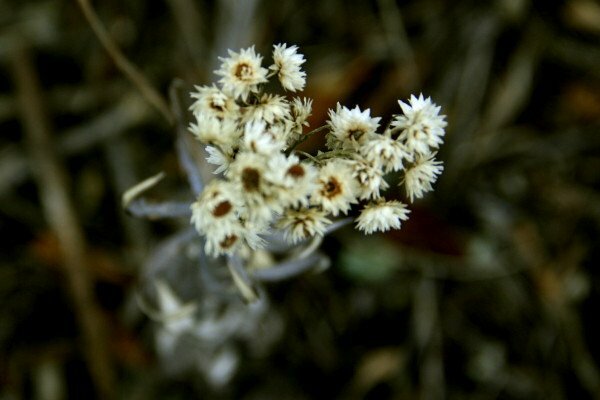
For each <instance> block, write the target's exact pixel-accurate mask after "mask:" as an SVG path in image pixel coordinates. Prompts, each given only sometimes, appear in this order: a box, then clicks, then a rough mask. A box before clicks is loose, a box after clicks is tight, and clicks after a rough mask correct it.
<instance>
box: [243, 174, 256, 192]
mask: <svg viewBox="0 0 600 400" xmlns="http://www.w3.org/2000/svg"><path fill="white" fill-rule="evenodd" d="M242 186H243V187H244V190H246V191H247V192H258V189H259V187H260V173H259V172H258V171H257V170H256V169H254V168H244V170H243V171H242Z"/></svg>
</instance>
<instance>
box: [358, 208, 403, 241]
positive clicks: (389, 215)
mask: <svg viewBox="0 0 600 400" xmlns="http://www.w3.org/2000/svg"><path fill="white" fill-rule="evenodd" d="M409 212H410V211H409V210H408V209H407V208H406V205H405V204H402V203H401V202H399V201H395V200H393V201H386V202H378V203H370V204H367V205H366V206H365V208H363V209H362V211H361V212H360V215H359V216H358V217H357V218H356V227H357V228H358V229H360V230H361V231H363V232H364V233H366V234H371V233H373V232H376V231H380V232H385V231H387V230H390V229H400V224H401V222H402V221H406V220H407V219H408V213H409Z"/></svg>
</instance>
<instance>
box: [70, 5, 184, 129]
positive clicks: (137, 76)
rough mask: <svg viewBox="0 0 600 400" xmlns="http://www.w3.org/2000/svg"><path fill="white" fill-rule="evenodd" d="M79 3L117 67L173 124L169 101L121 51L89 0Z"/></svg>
mask: <svg viewBox="0 0 600 400" xmlns="http://www.w3.org/2000/svg"><path fill="white" fill-rule="evenodd" d="M77 3H78V4H79V6H80V7H81V10H82V11H83V15H84V16H85V18H86V19H87V21H88V23H89V24H90V27H91V28H92V30H93V31H94V33H95V34H96V37H97V38H98V40H100V43H101V44H102V46H104V49H105V50H106V51H107V52H108V54H109V55H110V56H111V57H112V59H113V61H114V62H115V64H116V65H117V67H118V68H119V69H120V70H121V72H123V74H125V76H126V77H127V78H128V79H129V80H130V81H131V82H132V83H133V84H134V85H135V86H136V87H137V88H138V90H139V91H140V92H141V93H142V95H143V96H144V97H145V98H146V99H147V100H148V101H149V102H150V104H152V105H153V106H154V107H155V108H156V109H157V110H158V111H159V112H160V113H161V114H162V116H163V117H165V119H166V120H167V122H168V123H169V124H173V122H174V118H173V114H172V113H171V110H170V109H169V106H168V105H167V102H166V101H165V100H164V98H163V97H162V96H161V95H160V94H159V93H158V92H157V91H156V89H154V88H153V87H152V85H150V83H149V82H148V80H147V79H146V77H145V76H144V75H143V74H142V73H141V72H140V71H139V70H138V68H137V67H136V66H135V65H133V64H132V63H131V62H130V61H129V60H128V59H127V58H126V57H125V56H124V55H123V53H122V52H121V50H120V49H119V47H118V46H117V45H116V44H115V42H114V41H113V40H112V39H111V37H110V35H109V34H108V32H107V31H106V28H105V27H104V25H103V24H102V22H101V21H100V19H99V18H98V15H96V12H95V11H94V8H93V7H92V6H91V4H90V2H89V0H77Z"/></svg>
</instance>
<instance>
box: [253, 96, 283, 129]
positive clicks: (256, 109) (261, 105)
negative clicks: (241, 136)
mask: <svg viewBox="0 0 600 400" xmlns="http://www.w3.org/2000/svg"><path fill="white" fill-rule="evenodd" d="M289 118H290V106H289V104H288V102H287V100H286V99H285V97H283V96H278V95H276V94H263V95H262V96H261V97H260V98H259V99H258V101H257V102H256V103H252V104H249V105H248V106H246V107H244V116H243V121H261V120H262V121H265V122H267V123H269V124H273V123H275V122H279V121H283V120H286V119H289Z"/></svg>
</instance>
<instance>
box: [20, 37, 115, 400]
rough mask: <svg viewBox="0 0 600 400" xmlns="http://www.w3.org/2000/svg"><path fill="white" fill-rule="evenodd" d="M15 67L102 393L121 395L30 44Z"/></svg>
mask: <svg viewBox="0 0 600 400" xmlns="http://www.w3.org/2000/svg"><path fill="white" fill-rule="evenodd" d="M10 70H11V72H12V74H13V76H14V81H15V83H16V90H17V98H18V101H19V108H20V114H21V120H22V123H23V130H24V132H25V136H26V139H27V145H28V150H29V153H30V155H31V160H32V164H33V165H32V167H33V169H34V172H35V178H36V184H37V187H38V190H39V196H40V202H41V204H42V207H43V211H44V215H45V218H46V220H47V222H48V224H49V225H50V227H51V229H52V231H53V232H54V234H55V235H56V237H57V238H58V241H59V243H60V247H61V251H62V253H63V255H64V272H65V275H66V277H67V280H68V287H69V290H70V292H71V293H70V294H71V297H72V300H73V308H74V310H75V314H76V316H77V320H78V323H79V328H80V330H81V335H82V337H83V349H84V354H85V357H86V362H87V364H88V367H89V370H90V374H91V378H92V380H93V383H94V386H95V387H96V390H98V397H99V398H102V399H112V398H115V374H114V370H113V369H112V362H111V359H110V352H109V350H108V341H107V337H106V325H105V324H104V321H103V319H102V315H101V312H100V308H99V307H98V305H97V304H96V301H95V299H94V295H93V278H92V277H91V276H90V273H89V271H90V269H89V261H88V257H87V255H86V252H87V251H86V247H87V244H86V240H85V235H84V232H83V229H82V227H81V224H80V223H79V221H78V220H77V213H76V212H75V207H74V204H73V201H72V200H71V198H70V195H69V190H68V180H67V172H66V170H65V167H64V165H63V164H62V163H61V161H60V159H59V158H58V157H57V156H56V154H55V153H54V151H53V150H54V146H53V138H52V133H51V131H52V129H51V127H50V119H49V117H48V115H47V112H46V108H45V104H44V101H43V98H42V93H41V88H40V85H39V82H38V76H37V73H36V71H35V67H34V65H33V61H32V60H31V55H30V54H29V52H28V51H27V49H26V48H24V47H23V48H16V49H15V50H14V51H13V52H12V54H11V64H10Z"/></svg>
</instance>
